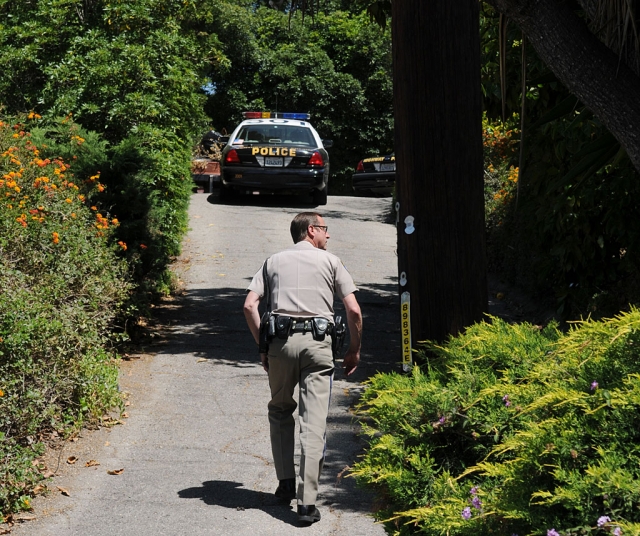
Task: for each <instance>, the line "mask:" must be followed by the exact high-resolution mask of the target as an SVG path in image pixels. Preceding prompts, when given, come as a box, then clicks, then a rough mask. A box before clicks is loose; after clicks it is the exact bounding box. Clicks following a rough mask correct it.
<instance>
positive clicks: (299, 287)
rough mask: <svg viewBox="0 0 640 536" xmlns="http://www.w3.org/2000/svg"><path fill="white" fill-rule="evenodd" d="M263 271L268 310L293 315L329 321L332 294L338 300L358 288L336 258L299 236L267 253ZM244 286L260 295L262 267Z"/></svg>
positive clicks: (262, 292)
mask: <svg viewBox="0 0 640 536" xmlns="http://www.w3.org/2000/svg"><path fill="white" fill-rule="evenodd" d="M267 274H268V278H269V287H270V289H271V310H272V311H273V312H274V313H276V314H281V315H288V316H292V317H295V318H311V317H314V316H322V317H324V318H327V319H328V320H331V321H333V297H334V295H336V296H337V297H338V298H340V299H341V300H342V299H344V298H345V297H346V296H348V295H349V294H351V293H352V292H356V291H357V290H358V289H357V287H356V285H355V284H354V282H353V278H352V277H351V275H350V274H349V272H347V269H346V268H345V267H344V266H343V264H342V262H340V259H339V258H338V257H336V256H335V255H334V254H333V253H329V252H328V251H325V250H324V249H318V248H316V247H315V246H314V245H313V244H311V243H309V242H307V241H306V240H303V241H302V242H298V243H297V244H295V245H294V246H293V247H290V248H289V249H285V250H284V251H281V252H279V253H276V254H275V255H272V256H271V257H269V259H268V261H267ZM247 290H252V291H253V292H255V293H256V294H258V295H259V296H260V297H261V298H262V297H264V281H263V277H262V267H261V268H260V270H258V272H256V275H254V276H253V280H252V281H251V284H250V285H249V287H248V288H247Z"/></svg>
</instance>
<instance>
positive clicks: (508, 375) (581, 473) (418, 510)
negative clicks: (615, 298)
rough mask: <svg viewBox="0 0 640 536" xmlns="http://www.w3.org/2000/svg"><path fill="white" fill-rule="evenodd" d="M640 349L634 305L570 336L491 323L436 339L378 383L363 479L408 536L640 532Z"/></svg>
mask: <svg viewBox="0 0 640 536" xmlns="http://www.w3.org/2000/svg"><path fill="white" fill-rule="evenodd" d="M639 345H640V312H639V311H638V310H635V309H633V310H632V311H631V312H629V313H626V314H621V315H620V316H618V317H615V318H613V319H609V320H604V321H591V320H590V321H585V322H581V323H579V324H576V325H575V326H574V327H573V328H572V329H571V330H570V331H569V332H568V333H566V334H561V333H560V332H559V331H557V330H556V328H555V327H554V326H552V325H551V326H548V327H547V328H545V329H544V330H541V329H540V328H539V327H537V326H532V325H529V324H522V325H509V324H506V323H505V322H502V321H500V320H499V319H496V318H492V319H491V322H490V323H489V322H483V323H480V324H476V325H474V326H472V327H470V328H469V329H468V330H467V331H466V332H465V333H464V334H462V335H460V336H459V337H456V338H452V339H451V340H449V341H448V342H447V343H446V344H445V345H443V346H437V345H434V344H429V345H427V347H426V348H425V350H423V351H422V352H421V357H422V359H423V361H424V364H423V365H422V366H420V367H415V368H414V370H413V373H412V374H411V375H410V376H401V375H397V374H392V375H384V374H379V375H377V376H375V377H374V378H373V379H371V380H370V382H369V386H368V388H367V390H366V391H365V393H364V396H363V403H362V405H361V407H360V413H361V414H362V415H363V416H364V417H365V418H366V421H367V423H366V425H365V427H364V431H365V433H366V434H367V435H368V436H369V442H370V446H369V448H368V450H367V452H366V454H365V456H364V457H363V459H362V461H360V462H359V463H358V464H357V465H356V466H355V467H354V470H353V474H354V475H355V476H356V477H357V478H358V480H359V481H360V482H362V483H366V484H370V485H372V486H374V487H375V488H376V489H378V490H379V491H380V492H381V494H382V495H383V496H384V498H385V499H386V505H387V506H386V509H384V510H383V511H381V512H380V513H379V514H378V515H379V516H380V517H381V518H383V519H387V520H388V523H389V524H390V525H392V524H393V525H394V526H395V528H396V530H397V531H398V533H399V534H411V533H424V534H451V535H485V534H486V535H489V534H513V533H517V534H520V535H521V536H522V535H524V534H531V535H534V534H546V531H547V530H549V529H552V528H554V529H555V530H557V531H558V532H559V533H560V534H562V535H569V534H592V533H593V534H607V533H612V532H613V531H614V529H615V528H616V527H618V526H619V527H622V530H623V533H625V534H636V533H638V532H639V531H640V514H638V509H637V506H636V505H637V504H638V501H639V500H640V495H639V494H640V484H639V482H640V480H639V478H640V463H639V462H640V454H639V451H638V443H639V440H640V436H639V433H640V422H639V418H638V415H639V413H638V409H639V405H640V376H639V375H638V373H637V352H638V346H639ZM425 351H426V352H428V355H429V358H427V357H426V356H427V354H426V353H425ZM467 509H468V510H467ZM602 516H607V517H608V518H610V521H609V522H607V523H605V524H604V525H603V526H602V527H598V526H597V521H598V520H599V519H600V518H601V517H602ZM603 523H604V522H603Z"/></svg>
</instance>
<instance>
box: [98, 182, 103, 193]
mask: <svg viewBox="0 0 640 536" xmlns="http://www.w3.org/2000/svg"><path fill="white" fill-rule="evenodd" d="M98 191H99V192H104V186H103V185H102V184H98Z"/></svg>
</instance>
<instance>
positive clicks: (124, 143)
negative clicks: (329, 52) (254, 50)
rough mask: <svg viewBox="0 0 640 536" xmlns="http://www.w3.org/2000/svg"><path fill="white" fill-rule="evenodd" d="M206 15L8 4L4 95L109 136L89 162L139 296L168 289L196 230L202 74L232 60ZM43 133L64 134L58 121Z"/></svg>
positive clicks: (76, 0) (1, 38)
mask: <svg viewBox="0 0 640 536" xmlns="http://www.w3.org/2000/svg"><path fill="white" fill-rule="evenodd" d="M207 13H208V8H207V7H206V5H205V4H204V3H202V2H199V1H192V0H188V1H169V2H167V1H164V0H163V1H160V0H139V1H136V2H121V1H117V2H112V1H110V0H98V1H96V2H82V1H80V0H56V1H54V2H46V3H45V2H35V3H28V4H27V5H25V6H22V8H20V9H17V8H16V6H15V5H14V4H13V3H8V2H0V16H2V17H3V20H4V22H5V24H0V58H2V59H3V60H4V61H5V65H7V68H8V70H7V73H8V76H7V77H5V78H4V79H3V80H2V81H0V102H4V103H6V105H7V106H8V109H9V111H19V110H24V109H25V108H26V109H29V108H31V109H35V110H38V111H40V112H41V113H42V115H46V116H47V117H51V116H67V115H70V114H71V113H73V117H74V119H75V121H77V122H78V123H79V124H81V125H82V126H83V127H84V128H85V129H88V130H90V131H92V132H96V133H99V135H100V137H101V139H103V140H106V142H108V145H107V144H106V143H105V142H101V145H100V146H98V145H97V144H96V143H93V141H95V140H92V143H91V144H89V145H90V146H92V147H95V148H96V154H95V155H93V156H94V157H95V159H94V160H93V161H92V162H89V161H88V160H87V161H86V162H85V163H86V165H87V166H95V167H94V168H93V169H94V171H95V170H100V171H101V172H102V174H101V177H102V179H101V180H102V182H103V184H104V187H105V188H106V194H105V195H106V197H105V199H107V202H108V206H109V207H111V209H112V210H113V211H114V213H116V214H117V215H118V218H119V219H120V220H121V221H122V226H121V227H120V229H119V230H118V238H119V239H120V240H121V241H122V242H123V243H125V244H126V245H127V250H126V255H127V257H128V258H129V260H130V262H131V264H132V266H133V267H134V268H135V269H134V272H133V273H134V276H135V278H136V281H137V282H138V283H139V284H140V288H141V291H142V292H141V296H146V291H147V290H151V291H154V292H157V291H160V292H165V291H166V283H165V282H166V280H167V273H168V272H167V271H166V267H167V264H168V263H169V262H170V259H171V258H172V257H173V256H175V255H176V254H177V253H178V252H179V246H180V239H181V237H182V235H183V234H184V232H185V230H186V208H187V205H188V193H189V186H190V185H191V181H190V179H191V177H190V171H189V162H190V156H191V155H190V152H189V151H187V150H186V149H185V148H187V147H188V148H190V147H192V146H193V144H194V141H195V140H196V139H197V137H198V135H199V134H200V133H201V132H202V130H203V128H204V126H205V125H206V123H207V121H206V117H205V115H204V112H203V104H204V101H205V95H204V93H203V91H202V89H201V86H202V84H203V83H204V81H205V78H204V73H205V71H209V70H213V69H218V68H221V66H223V65H224V62H225V58H224V56H223V55H222V54H221V53H219V50H218V49H219V43H218V41H217V37H216V36H215V35H214V34H212V33H211V32H208V31H207V28H206V25H205V24H204V22H203V21H202V20H201V18H202V17H205V16H206V15H207ZM25 51H27V52H25ZM39 135H40V134H39V133H38V132H34V136H39ZM44 135H46V136H48V137H49V139H51V140H55V139H56V133H55V128H54V127H52V126H49V127H47V130H46V132H43V133H42V136H44ZM94 136H97V134H95V135H94ZM54 149H68V148H67V147H58V146H56V147H55V148H54V147H50V150H51V152H53V150H54ZM100 150H102V151H103V152H102V158H100V156H101V155H100V153H99V151H100ZM67 154H68V152H67V153H58V154H56V156H66V155H67ZM145 248H146V249H145ZM156 283H157V284H156ZM145 299H146V298H145Z"/></svg>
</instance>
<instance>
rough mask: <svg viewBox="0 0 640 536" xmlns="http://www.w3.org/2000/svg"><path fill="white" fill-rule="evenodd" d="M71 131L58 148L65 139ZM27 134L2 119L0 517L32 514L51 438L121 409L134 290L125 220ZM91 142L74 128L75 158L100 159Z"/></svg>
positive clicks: (93, 182)
mask: <svg viewBox="0 0 640 536" xmlns="http://www.w3.org/2000/svg"><path fill="white" fill-rule="evenodd" d="M31 118H32V120H37V119H38V118H37V116H35V117H34V115H33V114H31ZM13 123H15V124H13ZM64 124H65V123H62V122H61V123H60V124H59V125H58V126H59V128H58V133H59V138H58V140H57V141H55V140H54V144H55V143H58V144H61V143H62V132H63V128H62V125H64ZM27 130H28V128H27V127H26V126H25V125H24V124H22V123H20V122H15V121H11V122H7V121H0V289H1V292H0V481H1V483H2V486H0V490H1V491H0V512H2V513H5V512H10V511H13V510H15V509H20V508H28V504H29V501H28V495H29V492H30V486H31V485H32V484H33V483H34V482H35V481H37V480H38V479H39V478H40V476H39V472H38V468H37V467H35V466H33V465H32V464H31V460H32V459H33V458H34V457H36V456H37V455H38V454H39V453H40V452H41V449H42V445H41V441H42V439H43V437H44V434H46V433H47V432H49V431H57V432H58V433H65V430H68V429H69V428H70V427H74V426H78V425H79V424H81V423H82V422H83V421H84V420H85V419H96V418H98V417H100V416H101V415H102V414H103V413H104V411H105V410H107V409H109V408H111V407H114V406H117V405H118V404H119V402H120V397H119V395H118V386H117V367H116V356H115V354H114V352H113V351H112V350H110V349H109V348H110V346H111V341H112V335H111V329H112V322H113V319H114V317H115V315H116V314H117V313H118V311H119V309H120V307H121V305H122V304H123V303H124V302H125V300H126V299H127V297H128V291H129V288H130V286H129V284H128V283H127V282H126V281H127V278H128V269H127V265H126V263H125V261H123V260H122V259H121V258H120V256H119V252H121V251H122V250H124V248H125V247H126V244H125V243H124V242H120V244H119V245H115V244H114V245H112V240H111V237H112V234H113V231H114V229H115V228H117V225H118V221H117V219H116V218H113V217H111V216H110V215H109V214H107V213H103V212H102V211H100V210H99V209H98V204H97V200H96V199H97V196H98V195H99V194H100V192H101V191H102V190H104V186H103V185H102V184H101V182H100V177H99V175H98V174H94V175H86V174H85V173H78V174H77V175H74V174H73V173H72V171H73V170H74V168H73V165H72V164H69V163H67V162H65V161H64V160H63V159H61V158H43V156H44V154H43V153H42V152H41V151H46V150H47V149H50V147H49V148H47V147H42V146H38V145H36V144H35V143H34V142H33V141H32V136H31V135H30V132H28V131H27ZM41 130H42V129H41ZM40 133H41V132H40ZM88 139H94V140H95V141H99V140H96V139H95V135H93V134H89V133H86V132H84V131H83V130H82V129H80V128H79V127H78V126H77V125H73V124H71V123H70V122H69V123H68V127H67V141H66V143H67V144H69V145H70V146H74V148H75V152H76V153H77V154H76V155H72V156H76V159H75V161H78V162H85V163H86V162H87V159H85V158H84V157H83V156H82V155H85V156H86V155H89V157H90V155H91V154H96V147H90V146H89V145H90V144H88V143H87V140H88ZM99 147H100V144H99V143H98V148H99ZM78 155H79V156H78ZM89 159H90V158H89ZM71 161H72V162H73V158H72V159H71ZM79 167H80V168H81V167H82V166H79Z"/></svg>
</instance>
